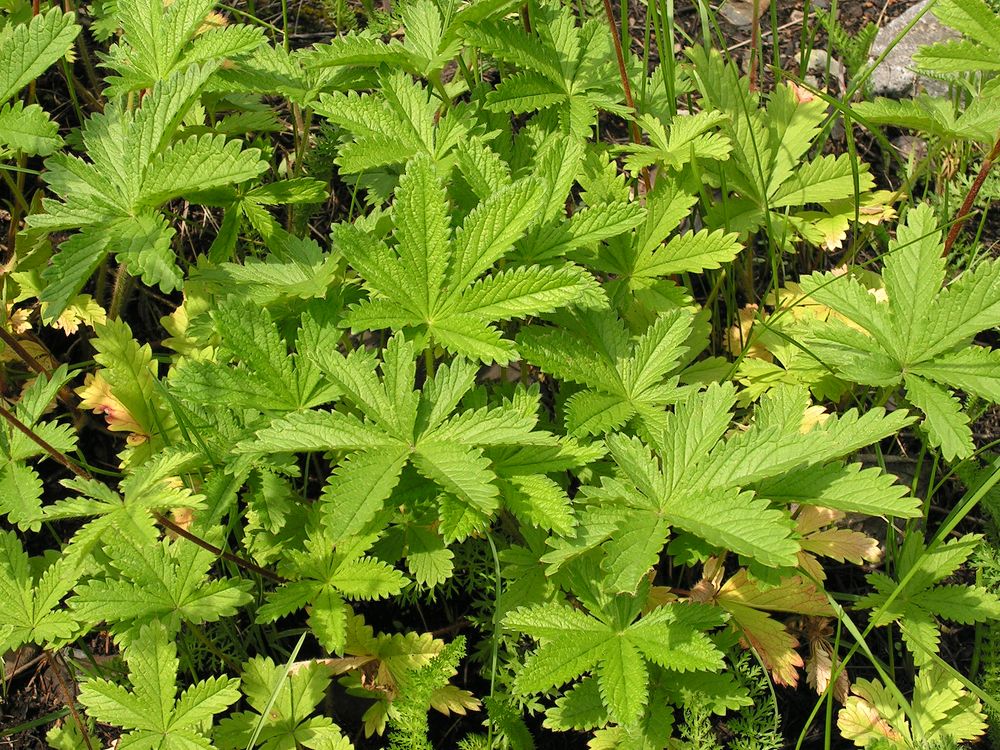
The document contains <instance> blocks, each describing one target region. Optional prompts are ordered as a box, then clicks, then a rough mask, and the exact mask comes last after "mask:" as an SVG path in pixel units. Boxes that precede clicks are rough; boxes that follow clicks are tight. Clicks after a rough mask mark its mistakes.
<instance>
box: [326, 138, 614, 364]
mask: <svg viewBox="0 0 1000 750" xmlns="http://www.w3.org/2000/svg"><path fill="white" fill-rule="evenodd" d="M539 197H540V191H539V187H538V185H537V183H535V182H534V181H532V180H530V179H526V180H522V181H520V182H517V183H513V184H511V185H510V186H509V187H507V188H504V189H502V190H500V191H498V192H496V193H495V194H494V195H492V196H491V197H489V198H487V199H486V200H484V201H482V202H481V203H480V204H479V205H478V206H477V207H476V208H475V209H473V211H472V212H471V213H470V214H469V216H468V217H467V218H466V220H465V223H464V224H463V226H462V227H461V228H460V229H459V230H458V231H457V232H456V233H455V234H454V237H453V236H452V231H451V229H450V227H449V223H448V219H447V211H448V206H447V203H446V199H445V193H444V189H443V186H442V185H441V182H440V179H439V177H438V175H437V171H436V169H435V167H434V164H433V162H432V160H431V159H430V157H429V156H427V155H424V154H422V155H418V156H416V157H414V158H413V159H412V160H411V161H410V162H409V164H408V165H407V168H406V173H405V174H404V175H403V177H402V179H401V180H400V186H399V190H398V191H397V195H396V202H395V205H394V207H393V217H394V219H395V223H396V230H395V233H394V240H395V245H394V247H392V248H390V247H388V246H387V245H385V244H384V243H383V242H382V241H380V240H377V239H375V238H373V237H371V236H368V235H365V234H363V233H361V232H359V231H358V230H356V229H352V228H349V227H347V226H343V225H342V226H340V227H338V228H336V229H335V231H334V238H335V242H336V243H337V246H338V249H339V250H340V252H341V253H343V255H344V256H345V257H346V258H347V260H348V262H349V263H350V264H351V265H352V266H353V267H354V268H355V270H357V271H358V273H359V274H360V275H361V276H362V278H363V279H364V283H365V286H366V287H367V289H368V291H369V293H370V296H369V299H367V300H365V301H363V302H361V303H359V304H357V305H355V306H354V307H353V308H352V309H351V310H350V311H349V312H348V314H347V316H346V320H347V322H348V324H349V325H351V327H352V328H353V329H354V330H356V331H360V330H367V329H371V328H376V329H377V328H387V327H388V328H393V329H400V328H406V329H413V330H415V331H417V332H419V333H421V334H424V335H426V336H427V337H428V338H429V339H430V342H436V343H438V344H440V345H443V346H444V347H445V348H447V349H449V350H450V351H453V352H455V353H457V354H462V355H465V356H469V357H472V358H475V359H479V360H482V361H484V362H491V361H494V360H496V361H499V362H506V361H508V360H510V359H511V358H513V357H514V356H516V352H515V351H514V349H513V347H512V346H511V345H510V343H509V342H508V341H505V340H503V339H502V338H501V336H500V334H499V332H498V331H497V329H496V328H495V327H494V326H493V325H492V324H493V323H494V322H495V321H500V320H508V319H511V318H519V317H523V316H525V315H529V314H534V313H543V312H550V311H552V310H554V309H556V308H558V307H564V306H567V305H569V304H571V303H573V304H576V305H577V306H581V307H598V306H601V305H603V304H604V298H603V294H602V293H601V291H600V289H599V287H598V285H597V282H596V281H595V280H594V279H593V277H592V276H590V274H588V273H587V272H586V271H585V270H584V269H582V268H580V267H579V266H575V265H572V264H567V265H564V266H562V267H557V268H551V267H540V266H523V267H518V268H515V269H512V270H509V271H504V272H500V273H494V274H489V273H487V272H488V271H489V270H490V269H491V268H492V267H493V266H494V264H495V263H496V262H497V261H498V260H499V259H500V258H502V257H503V256H504V255H506V254H507V253H508V252H510V250H511V249H512V245H513V242H514V241H515V240H516V239H518V238H519V237H520V236H521V235H522V234H523V233H524V231H525V230H526V229H527V228H528V227H529V226H530V225H531V224H532V223H533V222H534V221H535V220H536V218H537V212H538V208H537V201H538V198H539ZM484 273H485V274H486V275H485V276H484V275H483V274H484ZM477 279H478V280H477Z"/></svg>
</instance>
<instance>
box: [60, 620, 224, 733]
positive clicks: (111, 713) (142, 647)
mask: <svg viewBox="0 0 1000 750" xmlns="http://www.w3.org/2000/svg"><path fill="white" fill-rule="evenodd" d="M137 635H138V637H137V638H136V639H135V640H133V641H132V642H131V643H130V644H129V645H128V646H127V647H126V649H125V662H126V663H127V664H128V668H129V681H130V682H131V690H129V689H126V688H125V687H123V686H121V685H116V684H115V683H112V682H109V681H108V680H105V679H100V678H97V679H89V680H86V681H85V682H84V683H83V685H82V686H81V689H80V702H81V703H82V704H83V705H84V706H85V707H86V708H87V713H88V714H89V715H90V716H92V717H93V718H95V719H96V720H98V721H100V722H102V723H105V724H111V725H113V726H117V727H121V728H122V729H125V730H127V734H125V735H124V736H123V737H122V738H121V740H120V741H119V747H122V748H128V747H132V746H135V747H161V748H206V749H207V748H210V747H211V744H210V743H209V741H208V738H207V736H206V735H205V734H204V731H203V726H204V723H205V722H206V721H208V722H210V721H211V719H212V717H213V716H214V715H215V714H218V713H221V712H222V711H224V710H226V708H228V707H229V706H231V705H232V704H233V703H235V702H236V701H237V700H239V697H240V694H239V690H238V687H237V686H238V685H239V680H238V679H234V678H228V677H212V678H209V679H207V680H202V681H201V682H199V683H197V684H195V685H192V686H191V687H189V688H188V689H187V690H185V691H184V692H182V693H181V694H180V695H177V684H176V681H177V668H178V666H179V665H178V661H177V649H176V646H175V645H174V642H173V640H172V639H171V638H170V636H169V633H168V631H167V629H166V627H164V625H163V624H161V623H159V622H153V623H151V624H149V625H143V626H142V627H141V628H140V630H139V632H138V634H137Z"/></svg>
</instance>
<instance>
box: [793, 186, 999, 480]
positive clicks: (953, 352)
mask: <svg viewBox="0 0 1000 750" xmlns="http://www.w3.org/2000/svg"><path fill="white" fill-rule="evenodd" d="M944 280H945V259H944V258H943V257H942V245H941V235H940V232H939V230H938V228H937V223H936V220H935V218H934V213H933V211H932V210H931V209H930V207H928V206H919V207H917V208H914V209H913V210H911V211H910V213H909V215H908V217H907V223H906V224H905V226H903V227H901V228H900V230H899V233H898V234H897V237H896V240H895V241H894V242H893V243H891V244H890V249H889V256H888V258H887V259H886V261H885V271H884V274H883V281H884V284H885V292H886V296H887V298H888V300H887V301H886V302H879V301H877V300H876V298H875V296H873V295H871V294H869V293H868V292H867V291H866V290H865V289H864V287H862V286H861V284H860V283H859V282H858V281H857V280H855V279H854V278H852V277H851V276H849V275H846V276H839V277H838V276H834V275H831V274H813V275H811V276H808V277H804V278H803V279H802V289H803V291H804V292H805V293H806V294H808V295H809V296H810V297H812V298H813V299H815V300H817V301H819V302H821V303H822V304H824V305H827V306H829V307H830V308H832V309H833V310H835V311H837V312H838V313H840V314H841V315H843V316H845V318H846V319H848V320H850V321H851V322H852V323H853V324H854V325H855V327H854V328H852V327H851V326H848V325H846V324H845V323H844V322H841V321H839V320H830V321H828V322H822V323H817V324H816V325H815V326H813V327H811V329H810V330H809V332H808V333H807V334H805V335H806V337H807V340H808V346H809V347H810V349H811V350H812V352H813V353H814V354H815V356H817V357H818V358H819V359H820V361H822V362H824V363H826V365H828V366H829V367H831V368H833V369H834V371H835V372H836V373H837V374H838V375H839V376H840V377H843V378H845V379H846V380H849V381H853V382H856V383H864V384H866V385H870V386H875V387H879V388H883V389H885V390H884V393H885V394H886V397H888V396H889V394H891V392H892V389H894V388H897V387H898V386H900V385H902V386H903V387H904V388H905V393H906V397H907V399H908V400H909V401H910V403H911V404H913V406H915V407H916V408H917V409H919V410H920V411H921V412H922V413H923V414H924V421H923V427H924V429H926V430H927V434H928V437H929V439H930V442H931V444H932V445H934V446H936V447H939V448H940V449H941V452H942V453H943V455H944V456H945V458H947V459H948V460H951V459H953V458H955V457H961V458H964V457H966V456H969V455H971V454H972V452H973V450H974V446H973V443H972V435H971V432H970V431H969V427H968V418H967V417H965V416H964V415H963V412H962V410H961V407H960V406H959V404H958V402H957V401H956V400H955V398H954V397H953V395H952V393H951V392H950V391H949V390H948V388H949V387H952V388H960V389H961V390H963V391H965V392H966V393H968V394H970V395H972V396H976V397H979V398H983V399H986V400H987V401H991V402H994V403H995V402H997V401H998V400H1000V391H998V390H997V387H998V385H1000V380H998V376H1000V371H998V369H997V368H998V364H1000V363H998V360H997V359H996V356H995V354H994V352H993V351H992V350H991V349H989V348H984V347H979V346H970V340H971V339H972V338H973V337H974V336H975V335H976V334H978V333H979V332H980V331H983V330H986V329H988V328H993V327H995V326H996V325H997V324H998V323H1000V318H998V315H1000V305H998V303H997V299H998V296H997V288H998V286H1000V265H998V264H997V262H996V261H984V262H983V263H981V264H980V265H979V266H977V267H976V268H975V269H973V270H970V271H967V272H966V273H964V274H963V275H962V276H960V277H959V278H958V279H956V280H955V281H953V282H952V283H951V284H949V285H948V286H946V287H943V284H944ZM942 287H943V288H942ZM859 329H860V330H859ZM862 331H864V332H865V333H867V335H865V333H862Z"/></svg>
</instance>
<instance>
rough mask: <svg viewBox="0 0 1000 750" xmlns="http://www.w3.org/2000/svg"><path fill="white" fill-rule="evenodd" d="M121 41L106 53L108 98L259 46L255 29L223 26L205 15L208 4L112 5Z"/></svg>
mask: <svg viewBox="0 0 1000 750" xmlns="http://www.w3.org/2000/svg"><path fill="white" fill-rule="evenodd" d="M115 7H116V10H117V15H118V22H119V24H120V25H121V28H122V36H121V40H120V41H119V42H118V43H117V44H114V45H112V47H111V49H110V50H109V52H108V63H107V65H108V66H109V67H111V68H112V69H114V70H115V71H116V72H117V73H118V75H117V76H114V77H112V78H111V80H110V87H109V91H110V92H111V93H112V95H122V94H126V93H128V92H130V91H136V90H138V89H145V88H151V87H153V86H155V85H156V84H157V83H158V82H160V81H166V80H168V79H169V78H170V77H171V76H172V75H174V74H175V73H177V72H178V71H182V70H184V69H185V68H187V67H188V66H190V65H198V64H202V63H207V62H213V63H217V62H221V61H222V60H223V59H224V58H227V57H234V56H238V55H241V54H246V53H249V52H252V51H253V50H254V49H256V48H257V47H258V46H260V45H261V44H262V43H263V42H264V30H263V29H262V28H260V27H258V26H249V25H246V26H244V25H239V26H224V25H222V24H220V23H219V20H220V19H218V18H216V19H211V18H210V17H209V14H210V13H211V12H212V9H213V8H214V7H215V2H214V1H213V0H176V2H173V3H170V4H169V5H163V4H157V3H156V2H150V0H118V2H117V3H116V6H115Z"/></svg>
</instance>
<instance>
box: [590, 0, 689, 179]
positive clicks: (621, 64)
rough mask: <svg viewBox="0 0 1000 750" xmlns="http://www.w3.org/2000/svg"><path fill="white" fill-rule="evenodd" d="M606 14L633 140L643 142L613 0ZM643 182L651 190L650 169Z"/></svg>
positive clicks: (606, 0)
mask: <svg viewBox="0 0 1000 750" xmlns="http://www.w3.org/2000/svg"><path fill="white" fill-rule="evenodd" d="M604 14H605V15H606V16H607V18H608V29H609V30H610V31H611V41H612V42H614V45H615V57H616V58H617V59H618V75H619V76H620V77H621V79H622V90H623V91H624V92H625V104H626V105H627V106H628V108H629V109H631V110H632V113H633V114H632V119H631V120H630V121H629V125H630V126H631V131H632V142H633V143H635V144H641V143H642V133H640V132H639V123H638V122H636V119H635V118H636V116H637V115H638V112H637V111H636V108H635V99H633V98H632V86H631V85H630V84H629V82H628V71H627V70H626V69H625V54H624V52H622V40H621V36H620V35H619V34H618V24H617V23H615V12H614V10H612V8H611V0H604ZM669 54H671V55H672V54H673V50H670V51H669ZM642 183H643V185H644V186H645V188H646V192H647V193H648V192H649V189H650V185H649V170H647V169H645V168H643V170H642Z"/></svg>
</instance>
